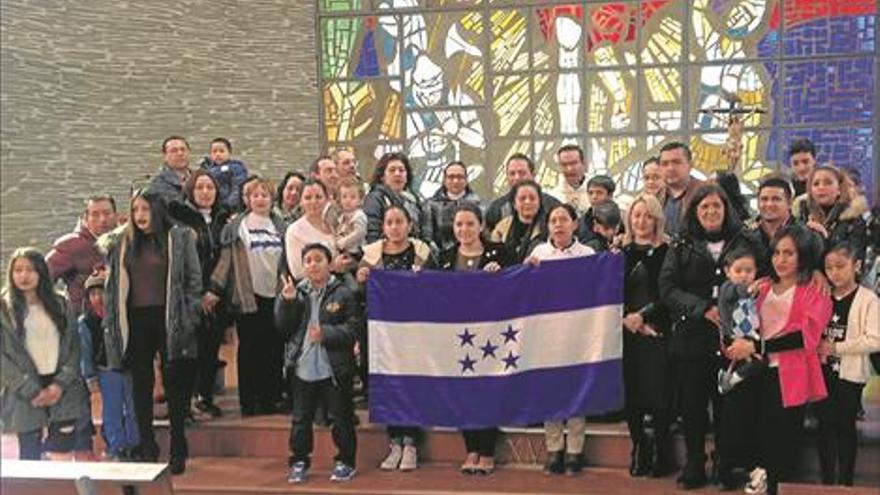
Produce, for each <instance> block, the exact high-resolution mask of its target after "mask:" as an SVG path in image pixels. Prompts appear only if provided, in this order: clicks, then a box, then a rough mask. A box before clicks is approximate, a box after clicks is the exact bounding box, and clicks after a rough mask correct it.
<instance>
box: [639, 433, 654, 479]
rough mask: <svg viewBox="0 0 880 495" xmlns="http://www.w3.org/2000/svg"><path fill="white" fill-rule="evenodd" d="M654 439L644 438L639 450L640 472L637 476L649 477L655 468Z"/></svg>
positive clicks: (648, 436) (647, 436) (650, 437)
mask: <svg viewBox="0 0 880 495" xmlns="http://www.w3.org/2000/svg"><path fill="white" fill-rule="evenodd" d="M653 454H654V438H653V437H652V436H650V435H645V436H644V437H642V442H641V448H640V449H639V462H638V464H639V468H640V469H639V472H638V474H637V475H636V476H647V475H648V474H649V473H650V472H651V470H652V469H653V467H654V464H653V462H654V455H653Z"/></svg>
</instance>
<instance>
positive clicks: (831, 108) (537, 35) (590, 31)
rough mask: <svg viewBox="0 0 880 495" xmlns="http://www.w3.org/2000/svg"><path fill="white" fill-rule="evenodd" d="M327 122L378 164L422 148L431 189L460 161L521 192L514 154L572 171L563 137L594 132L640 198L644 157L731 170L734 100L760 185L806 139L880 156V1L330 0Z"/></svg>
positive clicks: (342, 140)
mask: <svg viewBox="0 0 880 495" xmlns="http://www.w3.org/2000/svg"><path fill="white" fill-rule="evenodd" d="M317 3H318V23H317V26H318V29H319V31H320V32H319V33H318V40H319V41H318V42H319V57H320V60H319V65H320V70H319V76H320V81H319V82H320V87H321V88H322V99H321V116H322V121H321V126H322V129H323V132H322V133H321V136H322V139H323V143H324V145H326V148H328V149H334V148H338V147H348V148H351V149H353V150H354V151H355V152H356V154H357V156H358V158H359V159H360V161H361V163H362V167H363V169H362V172H363V173H364V174H365V175H369V174H370V172H371V168H372V164H373V162H374V161H375V158H376V157H378V156H380V155H381V153H383V152H385V151H388V150H392V149H393V150H403V151H406V152H407V153H409V154H410V155H411V157H412V161H413V164H414V167H415V169H416V179H417V182H418V189H419V191H420V192H422V194H431V193H432V192H433V191H434V190H436V188H437V187H439V182H438V178H439V175H438V172H439V170H440V168H441V167H442V165H444V164H445V163H447V162H448V161H451V160H463V161H464V162H465V163H466V164H468V165H469V166H470V167H469V175H470V176H471V179H472V181H473V182H472V184H473V186H474V188H475V189H476V190H477V191H478V192H479V193H480V194H481V195H483V196H485V197H491V196H494V195H496V194H498V193H499V192H502V191H504V190H505V189H506V183H505V180H506V179H505V177H504V171H503V166H502V165H503V163H504V161H505V159H506V158H507V157H508V156H509V155H510V154H512V153H515V152H522V153H525V154H527V155H529V156H532V157H533V158H534V159H535V162H536V164H537V170H536V176H537V179H538V180H539V181H540V182H541V183H542V184H544V185H546V186H548V187H552V186H553V185H555V184H556V183H557V182H558V181H559V180H561V178H560V175H559V173H558V169H557V167H556V165H555V150H556V149H558V147H559V146H561V145H563V144H567V143H578V144H580V145H581V146H582V147H583V148H584V150H585V152H586V157H587V162H588V165H589V168H590V174H595V173H608V174H611V175H612V176H613V177H615V179H617V181H618V183H619V188H620V190H621V191H622V194H623V195H624V196H626V195H631V194H633V193H634V192H636V191H638V190H639V189H640V187H641V184H640V176H639V175H640V174H639V173H638V171H639V166H640V164H641V162H642V161H643V160H644V159H645V158H647V157H649V156H651V155H656V154H657V153H658V151H659V148H660V147H661V146H662V145H663V144H665V143H667V142H670V141H673V140H680V141H684V142H687V143H689V144H690V145H691V146H692V148H693V151H694V157H695V159H694V164H695V171H694V173H695V174H696V175H708V174H710V173H712V172H713V171H715V170H718V169H722V168H725V167H726V166H727V165H726V157H725V156H724V154H723V153H724V151H723V150H724V149H725V144H726V142H727V140H728V135H727V132H726V128H727V125H728V122H727V119H726V117H725V116H722V115H720V114H718V113H715V114H712V113H711V112H706V110H710V111H711V110H721V109H727V108H729V106H730V105H731V102H734V101H736V102H738V103H737V104H739V105H742V106H745V107H747V108H754V109H760V110H762V111H763V112H755V113H753V114H749V115H745V116H744V117H743V137H742V141H741V142H742V145H743V153H742V159H741V161H740V163H739V164H738V165H736V168H735V170H736V172H737V173H738V174H739V175H740V177H741V178H742V179H743V182H744V187H745V188H746V189H747V190H748V191H753V190H754V188H755V185H756V184H757V182H758V181H759V180H760V178H761V177H762V176H763V175H765V174H767V173H769V172H771V171H773V170H776V169H785V168H787V157H786V156H785V154H784V151H785V149H786V146H787V145H788V143H789V142H790V141H791V140H793V139H795V138H799V137H809V138H811V139H813V140H814V141H815V142H816V144H817V146H818V148H819V160H820V161H831V162H834V163H836V164H838V165H845V166H847V167H851V168H855V169H857V170H859V172H860V173H861V175H862V180H863V181H864V182H866V183H871V182H872V181H873V179H874V178H873V174H874V168H875V167H876V163H877V156H876V151H875V150H876V140H877V136H878V132H880V130H878V129H877V126H876V124H875V123H874V122H875V121H876V120H877V117H876V116H875V115H874V113H875V110H876V109H877V108H878V95H877V83H876V78H877V74H876V71H877V68H878V55H877V54H878V47H877V3H876V1H875V0H693V1H688V2H684V1H676V0H619V1H612V0H582V1H558V2H556V1H549V2H548V1H537V0H526V1H514V0H317Z"/></svg>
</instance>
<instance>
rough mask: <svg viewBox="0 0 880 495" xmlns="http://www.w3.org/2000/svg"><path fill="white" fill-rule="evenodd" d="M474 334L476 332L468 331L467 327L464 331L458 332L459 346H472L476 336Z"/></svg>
mask: <svg viewBox="0 0 880 495" xmlns="http://www.w3.org/2000/svg"><path fill="white" fill-rule="evenodd" d="M476 336H477V334H475V333H471V332H470V331H468V329H467V328H465V329H464V333H460V334H458V338H460V339H461V344H459V347H464V346H466V345H469V346H471V347H473V346H474V337H476Z"/></svg>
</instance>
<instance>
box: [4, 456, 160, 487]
mask: <svg viewBox="0 0 880 495" xmlns="http://www.w3.org/2000/svg"><path fill="white" fill-rule="evenodd" d="M0 478H2V480H3V484H4V488H5V487H8V486H9V484H10V483H15V484H17V485H18V484H22V486H24V484H27V485H29V486H34V487H36V486H38V485H39V484H40V482H51V483H59V482H60V483H64V482H71V483H73V484H74V485H75V486H76V491H77V493H78V494H79V495H95V494H97V493H98V492H97V489H96V485H95V484H96V483H101V485H102V486H104V485H108V486H112V487H118V488H119V489H120V491H121V493H123V494H125V495H135V494H137V493H139V491H140V489H141V488H145V487H147V486H150V487H151V490H150V491H151V492H152V493H159V494H163V495H164V494H172V493H174V489H173V488H172V486H171V475H170V472H169V470H168V465H167V464H164V463H139V462H59V461H20V460H13V459H4V460H3V462H2V465H0ZM68 486H69V485H68ZM102 491H103V490H102ZM16 493H18V492H17V491H16ZM35 493H40V492H38V491H37V492H35Z"/></svg>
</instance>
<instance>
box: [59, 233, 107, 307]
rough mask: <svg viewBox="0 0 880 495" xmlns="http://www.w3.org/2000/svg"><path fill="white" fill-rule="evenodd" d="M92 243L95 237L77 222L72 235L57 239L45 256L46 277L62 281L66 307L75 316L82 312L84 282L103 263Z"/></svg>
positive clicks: (84, 297)
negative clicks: (69, 307) (65, 287)
mask: <svg viewBox="0 0 880 495" xmlns="http://www.w3.org/2000/svg"><path fill="white" fill-rule="evenodd" d="M95 241H96V239H95V236H93V235H92V233H91V232H89V230H88V229H87V228H85V226H84V225H82V223H79V224H77V226H76V229H74V231H73V232H72V233H70V234H65V235H63V236H61V237H59V238H58V239H57V240H56V241H55V244H53V245H52V250H51V251H49V254H47V255H46V263H48V264H49V275H50V276H51V277H52V280H53V281H57V280H58V279H61V280H64V283H65V284H66V285H67V294H68V298H69V299H70V306H71V308H73V311H74V312H75V313H76V314H77V315H79V314H80V313H82V312H83V301H84V300H85V299H86V296H85V290H84V289H83V285H85V283H86V279H87V278H89V275H91V274H92V272H93V271H94V269H95V268H96V267H98V266H101V265H103V264H104V257H103V256H101V253H100V252H99V251H98V247H97V246H96V245H95Z"/></svg>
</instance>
